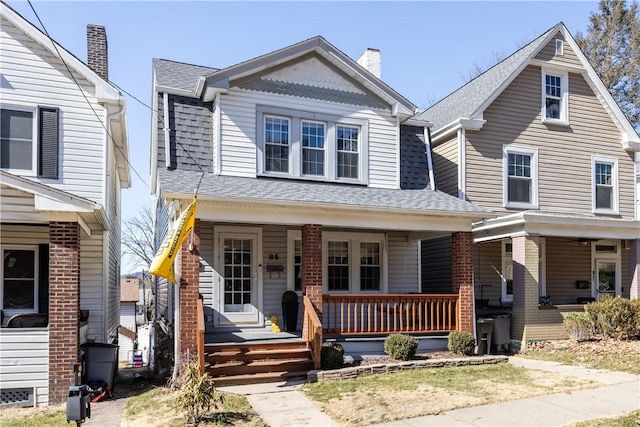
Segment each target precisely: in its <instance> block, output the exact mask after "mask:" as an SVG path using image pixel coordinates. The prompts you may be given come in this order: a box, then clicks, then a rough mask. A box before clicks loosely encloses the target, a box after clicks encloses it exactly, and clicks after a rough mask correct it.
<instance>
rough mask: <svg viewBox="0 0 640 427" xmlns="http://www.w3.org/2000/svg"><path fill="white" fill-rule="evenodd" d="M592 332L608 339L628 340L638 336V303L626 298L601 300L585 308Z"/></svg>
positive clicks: (639, 305)
mask: <svg viewBox="0 0 640 427" xmlns="http://www.w3.org/2000/svg"><path fill="white" fill-rule="evenodd" d="M585 311H586V314H587V316H588V317H589V321H590V322H591V324H592V325H593V329H594V332H595V333H597V334H601V335H603V336H605V337H608V338H615V339H619V340H630V339H634V338H636V337H637V336H638V335H640V303H637V302H635V301H631V300H628V299H626V298H620V297H615V298H603V299H601V300H600V301H598V302H593V303H590V304H587V305H586V307H585Z"/></svg>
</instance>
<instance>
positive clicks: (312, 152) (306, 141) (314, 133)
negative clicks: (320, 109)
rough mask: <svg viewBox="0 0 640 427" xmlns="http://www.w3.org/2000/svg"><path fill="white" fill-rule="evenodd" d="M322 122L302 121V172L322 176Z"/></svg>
mask: <svg viewBox="0 0 640 427" xmlns="http://www.w3.org/2000/svg"><path fill="white" fill-rule="evenodd" d="M324 138H325V136H324V124H323V123H313V122H306V121H303V122H302V174H303V175H318V176H324Z"/></svg>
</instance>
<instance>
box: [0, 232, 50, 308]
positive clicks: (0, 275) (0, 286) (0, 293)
mask: <svg viewBox="0 0 640 427" xmlns="http://www.w3.org/2000/svg"><path fill="white" fill-rule="evenodd" d="M6 250H18V251H33V257H34V259H33V262H34V265H33V275H34V277H33V308H32V309H23V308H21V309H6V308H4V252H5V251H6ZM0 255H2V260H3V261H2V263H0V309H2V310H3V311H4V313H5V317H7V318H8V317H11V316H13V315H14V314H21V313H38V310H39V306H38V305H39V295H38V291H39V287H40V286H39V283H40V282H39V276H40V271H39V265H40V262H39V260H40V254H39V253H38V245H12V244H8V245H1V246H0Z"/></svg>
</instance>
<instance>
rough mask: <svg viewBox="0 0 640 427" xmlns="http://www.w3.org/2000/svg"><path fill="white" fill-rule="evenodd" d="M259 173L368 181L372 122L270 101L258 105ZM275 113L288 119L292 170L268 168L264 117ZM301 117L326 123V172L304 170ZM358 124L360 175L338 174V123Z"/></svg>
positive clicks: (302, 178) (257, 171) (298, 177)
mask: <svg viewBox="0 0 640 427" xmlns="http://www.w3.org/2000/svg"><path fill="white" fill-rule="evenodd" d="M256 116H257V117H256V119H257V120H256V122H257V128H256V174H257V176H269V177H282V178H294V179H299V180H308V181H323V182H343V183H350V184H363V185H367V184H368V183H369V124H368V121H367V120H364V119H357V118H352V117H346V116H337V115H331V114H324V113H313V112H308V111H299V110H292V109H288V108H280V107H273V106H267V105H258V106H256ZM265 116H272V117H278V118H286V119H289V121H290V122H289V123H290V128H289V173H280V172H268V171H266V170H265V149H264V148H265V142H264V129H265V126H264V118H265ZM302 121H309V122H316V123H323V124H324V125H325V168H324V175H322V176H321V175H304V174H302ZM338 125H344V126H351V127H359V128H360V133H359V135H358V136H359V141H358V142H359V146H358V148H359V150H360V151H359V153H358V154H359V158H358V173H359V177H358V179H353V178H338V170H337V158H338V153H337V134H336V132H337V126H338Z"/></svg>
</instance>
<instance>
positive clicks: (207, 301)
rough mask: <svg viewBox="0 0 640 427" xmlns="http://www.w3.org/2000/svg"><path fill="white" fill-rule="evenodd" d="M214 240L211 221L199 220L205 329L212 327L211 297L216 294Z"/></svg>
mask: <svg viewBox="0 0 640 427" xmlns="http://www.w3.org/2000/svg"><path fill="white" fill-rule="evenodd" d="M214 251H215V246H214V240H213V223H211V222H205V221H200V265H201V266H202V267H201V269H200V293H201V294H202V304H203V307H204V313H205V317H204V321H205V327H206V328H207V329H209V328H212V327H213V319H214V316H213V303H214V301H213V298H214V295H215V294H217V292H218V291H217V289H216V287H215V286H214V283H215V284H217V283H218V281H217V280H215V281H214V277H215V278H216V279H217V277H218V275H217V273H216V272H215V271H214V270H213V266H214V263H215V261H214Z"/></svg>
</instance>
